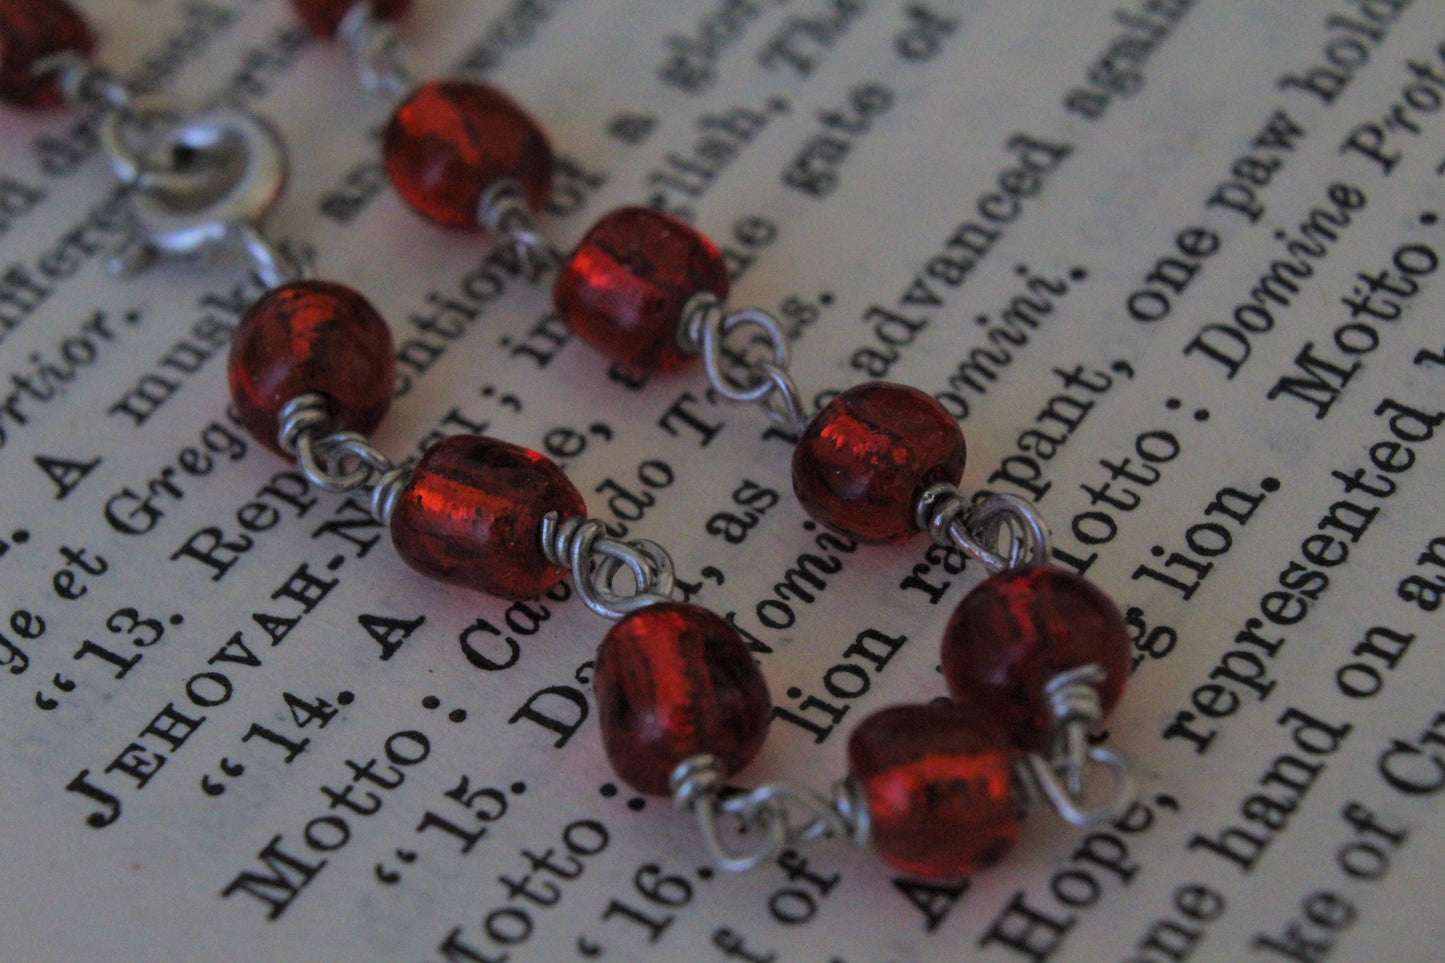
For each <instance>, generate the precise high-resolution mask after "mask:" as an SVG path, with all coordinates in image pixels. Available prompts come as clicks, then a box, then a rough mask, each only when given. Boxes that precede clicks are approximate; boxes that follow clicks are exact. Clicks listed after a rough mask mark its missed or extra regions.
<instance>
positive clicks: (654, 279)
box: [552, 207, 728, 377]
mask: <svg viewBox="0 0 1445 963" xmlns="http://www.w3.org/2000/svg"><path fill="white" fill-rule="evenodd" d="M704 291H710V292H712V293H713V294H715V295H717V296H718V298H720V299H726V298H727V296H728V270H727V264H726V263H724V261H723V258H722V254H721V253H720V252H719V251H718V249H717V247H716V246H715V245H714V244H713V243H712V241H709V240H708V239H707V238H706V237H704V236H703V235H701V234H699V233H698V232H697V231H695V230H693V229H692V228H691V227H690V226H688V225H687V224H684V223H683V222H682V221H679V220H678V219H677V218H675V217H670V216H669V215H667V214H663V213H662V212H661V211H654V210H652V209H651V208H646V207H622V208H618V209H617V210H615V211H611V212H609V213H607V214H605V215H603V217H602V219H601V220H600V221H598V222H597V223H596V224H594V225H592V229H591V230H589V231H588V232H587V235H586V236H585V237H583V238H582V241H581V243H579V244H578V245H577V250H576V251H574V252H573V253H572V257H571V258H569V259H568V261H567V264H566V266H564V267H563V268H562V271H561V273H560V274H559V275H558V276H557V283H556V285H555V286H554V287H553V289H552V302H553V304H554V305H555V306H556V308H557V315H558V316H559V317H560V318H561V319H562V320H563V322H565V323H566V325H567V326H568V327H569V328H571V329H572V331H573V332H575V333H576V334H577V335H578V337H580V338H582V340H584V341H586V342H587V343H588V344H590V345H592V347H594V348H596V349H597V350H598V351H600V352H602V353H603V354H605V355H606V356H607V357H609V358H611V359H612V360H613V361H616V362H617V363H618V364H620V365H621V366H622V367H623V368H624V369H626V370H627V372H628V373H629V374H633V375H637V376H641V377H645V376H647V375H650V374H653V373H654V372H663V371H671V370H673V369H674V368H676V367H678V366H679V365H681V364H683V363H684V362H686V361H688V360H690V356H689V355H685V354H683V353H682V352H681V351H680V350H679V349H678V346H677V327H678V322H679V321H681V319H682V309H683V306H684V305H685V304H687V301H688V299H689V298H691V297H692V296H693V295H694V294H699V293H701V292H704Z"/></svg>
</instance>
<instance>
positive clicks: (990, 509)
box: [914, 483, 1049, 572]
mask: <svg viewBox="0 0 1445 963" xmlns="http://www.w3.org/2000/svg"><path fill="white" fill-rule="evenodd" d="M914 517H915V518H916V519H917V521H918V527H919V528H922V529H923V530H924V531H926V532H928V537H929V538H931V539H933V542H934V544H936V545H941V546H943V547H944V548H956V549H958V550H959V551H960V552H963V553H964V554H965V555H967V556H969V557H970V558H975V559H977V560H978V561H980V562H982V563H983V564H984V566H985V567H987V568H988V570H989V571H991V572H997V571H1001V570H1003V569H1006V568H1017V567H1018V566H1020V565H1043V564H1044V563H1046V562H1047V561H1048V560H1049V529H1048V526H1047V525H1046V524H1044V519H1043V516H1042V515H1040V514H1039V512H1038V509H1036V508H1035V507H1034V506H1033V504H1032V503H1031V502H1029V501H1028V500H1027V499H1024V498H1020V497H1019V496H1017V495H1011V494H1000V495H990V496H989V497H988V498H985V499H984V500H983V501H981V502H979V503H978V504H977V505H970V504H969V502H968V500H967V499H966V498H964V497H963V495H962V493H960V492H959V490H958V489H957V488H956V487H954V486H953V485H949V484H946V483H944V484H939V485H934V486H932V487H931V488H929V489H928V490H927V491H925V492H924V493H923V495H922V496H920V497H919V499H918V505H917V508H916V509H915V513H914ZM1005 535H1007V538H1006V539H1005Z"/></svg>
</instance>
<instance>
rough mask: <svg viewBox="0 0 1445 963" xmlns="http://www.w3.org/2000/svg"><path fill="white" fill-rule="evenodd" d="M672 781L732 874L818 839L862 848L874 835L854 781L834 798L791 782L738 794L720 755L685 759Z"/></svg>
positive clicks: (681, 804) (680, 802) (679, 800)
mask: <svg viewBox="0 0 1445 963" xmlns="http://www.w3.org/2000/svg"><path fill="white" fill-rule="evenodd" d="M671 781H672V798H673V802H674V803H675V804H676V805H677V807H678V808H679V809H681V810H682V811H684V812H690V813H692V814H693V816H694V817H695V818H696V819H697V823H698V829H699V830H700V831H701V833H702V838H703V842H704V843H705V844H706V846H707V848H708V851H709V852H711V853H712V856H713V859H714V860H715V861H716V863H717V864H718V866H719V867H720V868H722V869H724V870H727V871H729V872H736V873H742V872H747V871H748V870H750V869H753V868H755V867H757V866H760V865H762V864H763V863H765V862H767V861H768V860H770V859H773V858H774V857H775V856H777V855H778V854H779V853H781V852H782V851H783V850H784V849H788V848H790V847H792V846H797V845H800V844H802V843H809V842H812V841H814V840H817V839H823V838H834V837H842V838H843V839H846V840H848V841H849V842H850V843H852V844H853V845H854V846H857V847H860V848H861V847H864V846H867V845H868V840H869V837H870V835H871V830H872V826H871V823H870V820H869V817H868V806H867V804H866V803H865V802H864V799H863V793H862V789H861V787H860V786H858V785H857V784H856V783H854V782H853V781H851V780H846V779H845V780H843V781H841V782H839V783H837V784H836V785H834V787H833V794H832V795H831V796H824V795H822V794H821V793H817V792H814V791H813V790H811V789H806V788H803V787H800V786H795V785H793V784H792V783H787V782H770V783H765V784H764V785H762V786H759V787H758V788H756V789H754V790H752V791H750V792H733V791H731V790H730V789H729V788H728V786H727V782H726V779H725V778H724V776H723V772H722V766H721V763H720V762H719V760H718V758H717V757H716V756H712V755H706V754H704V755H697V756H693V757H692V758H690V759H685V760H683V762H682V763H680V764H679V765H678V767H677V768H676V769H674V770H673V772H672V780H671Z"/></svg>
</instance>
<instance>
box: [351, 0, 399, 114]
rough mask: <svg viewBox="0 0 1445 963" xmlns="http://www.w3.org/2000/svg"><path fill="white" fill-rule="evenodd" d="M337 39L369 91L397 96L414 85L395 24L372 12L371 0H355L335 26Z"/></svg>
mask: <svg viewBox="0 0 1445 963" xmlns="http://www.w3.org/2000/svg"><path fill="white" fill-rule="evenodd" d="M336 39H337V40H339V41H340V42H341V45H342V46H343V47H345V48H346V51H347V53H349V54H350V55H351V63H352V66H353V67H355V69H356V77H357V79H358V80H360V81H361V86H362V87H364V88H365V89H366V91H367V92H368V93H370V94H373V95H375V96H377V97H384V98H386V99H387V100H396V99H399V98H401V97H403V96H405V95H406V93H407V92H408V91H410V90H411V89H412V88H413V87H415V86H416V80H415V79H414V78H413V77H412V75H411V71H410V70H408V69H407V67H406V64H405V63H403V62H402V59H401V45H400V43H399V42H398V40H397V35H396V25H395V24H394V23H392V22H391V21H389V20H380V19H378V18H377V17H376V16H375V15H373V14H372V12H371V3H370V0H357V2H356V3H355V4H353V5H352V7H351V9H350V10H348V11H347V13H346V16H345V17H342V18H341V23H340V24H338V25H337V27H336Z"/></svg>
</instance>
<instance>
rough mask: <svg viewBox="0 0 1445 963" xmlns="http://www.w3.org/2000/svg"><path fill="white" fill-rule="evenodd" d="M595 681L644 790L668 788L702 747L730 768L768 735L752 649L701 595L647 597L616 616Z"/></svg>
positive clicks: (610, 753)
mask: <svg viewBox="0 0 1445 963" xmlns="http://www.w3.org/2000/svg"><path fill="white" fill-rule="evenodd" d="M594 685H595V686H596V690H597V717H598V720H599V725H600V726H601V729H602V742H603V745H604V747H605V748H606V750H607V758H608V760H609V761H610V762H611V763H612V768H613V769H615V770H616V771H617V775H618V776H619V777H620V778H621V779H622V780H623V781H624V782H626V783H627V784H628V785H629V786H631V787H632V788H634V789H636V790H637V791H638V792H644V793H651V794H653V795H667V794H668V793H669V792H670V791H671V789H670V786H669V779H670V777H671V775H672V771H673V769H675V768H676V767H677V765H678V763H680V762H682V761H683V760H684V759H687V758H688V757H690V756H695V755H698V754H700V753H711V754H712V755H714V756H717V757H718V759H719V760H721V762H722V768H723V771H724V773H726V774H727V775H732V774H733V773H736V772H738V771H739V770H740V769H742V768H743V767H744V766H746V765H747V764H748V762H749V761H750V760H751V759H752V758H753V757H754V756H755V755H757V753H758V750H759V749H761V748H762V745H763V740H764V738H765V737H766V735H767V729H768V716H769V713H770V710H771V700H770V699H769V697H768V687H767V683H766V682H765V681H764V680H763V675H762V672H761V671H760V670H759V669H758V666H757V663H756V662H754V661H753V656H752V653H751V652H749V651H748V647H747V645H746V644H744V642H743V640H742V637H741V636H739V635H738V633H737V630H735V629H734V628H733V627H732V626H731V625H729V624H728V623H727V622H726V621H725V620H724V619H722V618H719V617H718V616H716V615H714V614H713V613H711V612H709V611H708V610H707V609H704V608H700V607H698V606H696V605H685V604H682V603H680V602H663V603H658V604H656V605H649V606H647V607H646V608H644V609H640V610H638V611H636V612H633V613H632V614H630V615H628V616H626V617H625V618H623V619H622V620H621V621H620V622H618V623H617V624H616V625H614V626H613V627H612V631H610V632H608V633H607V637H606V638H605V639H603V640H602V645H601V646H600V647H598V649H597V669H596V676H595V681H594Z"/></svg>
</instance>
